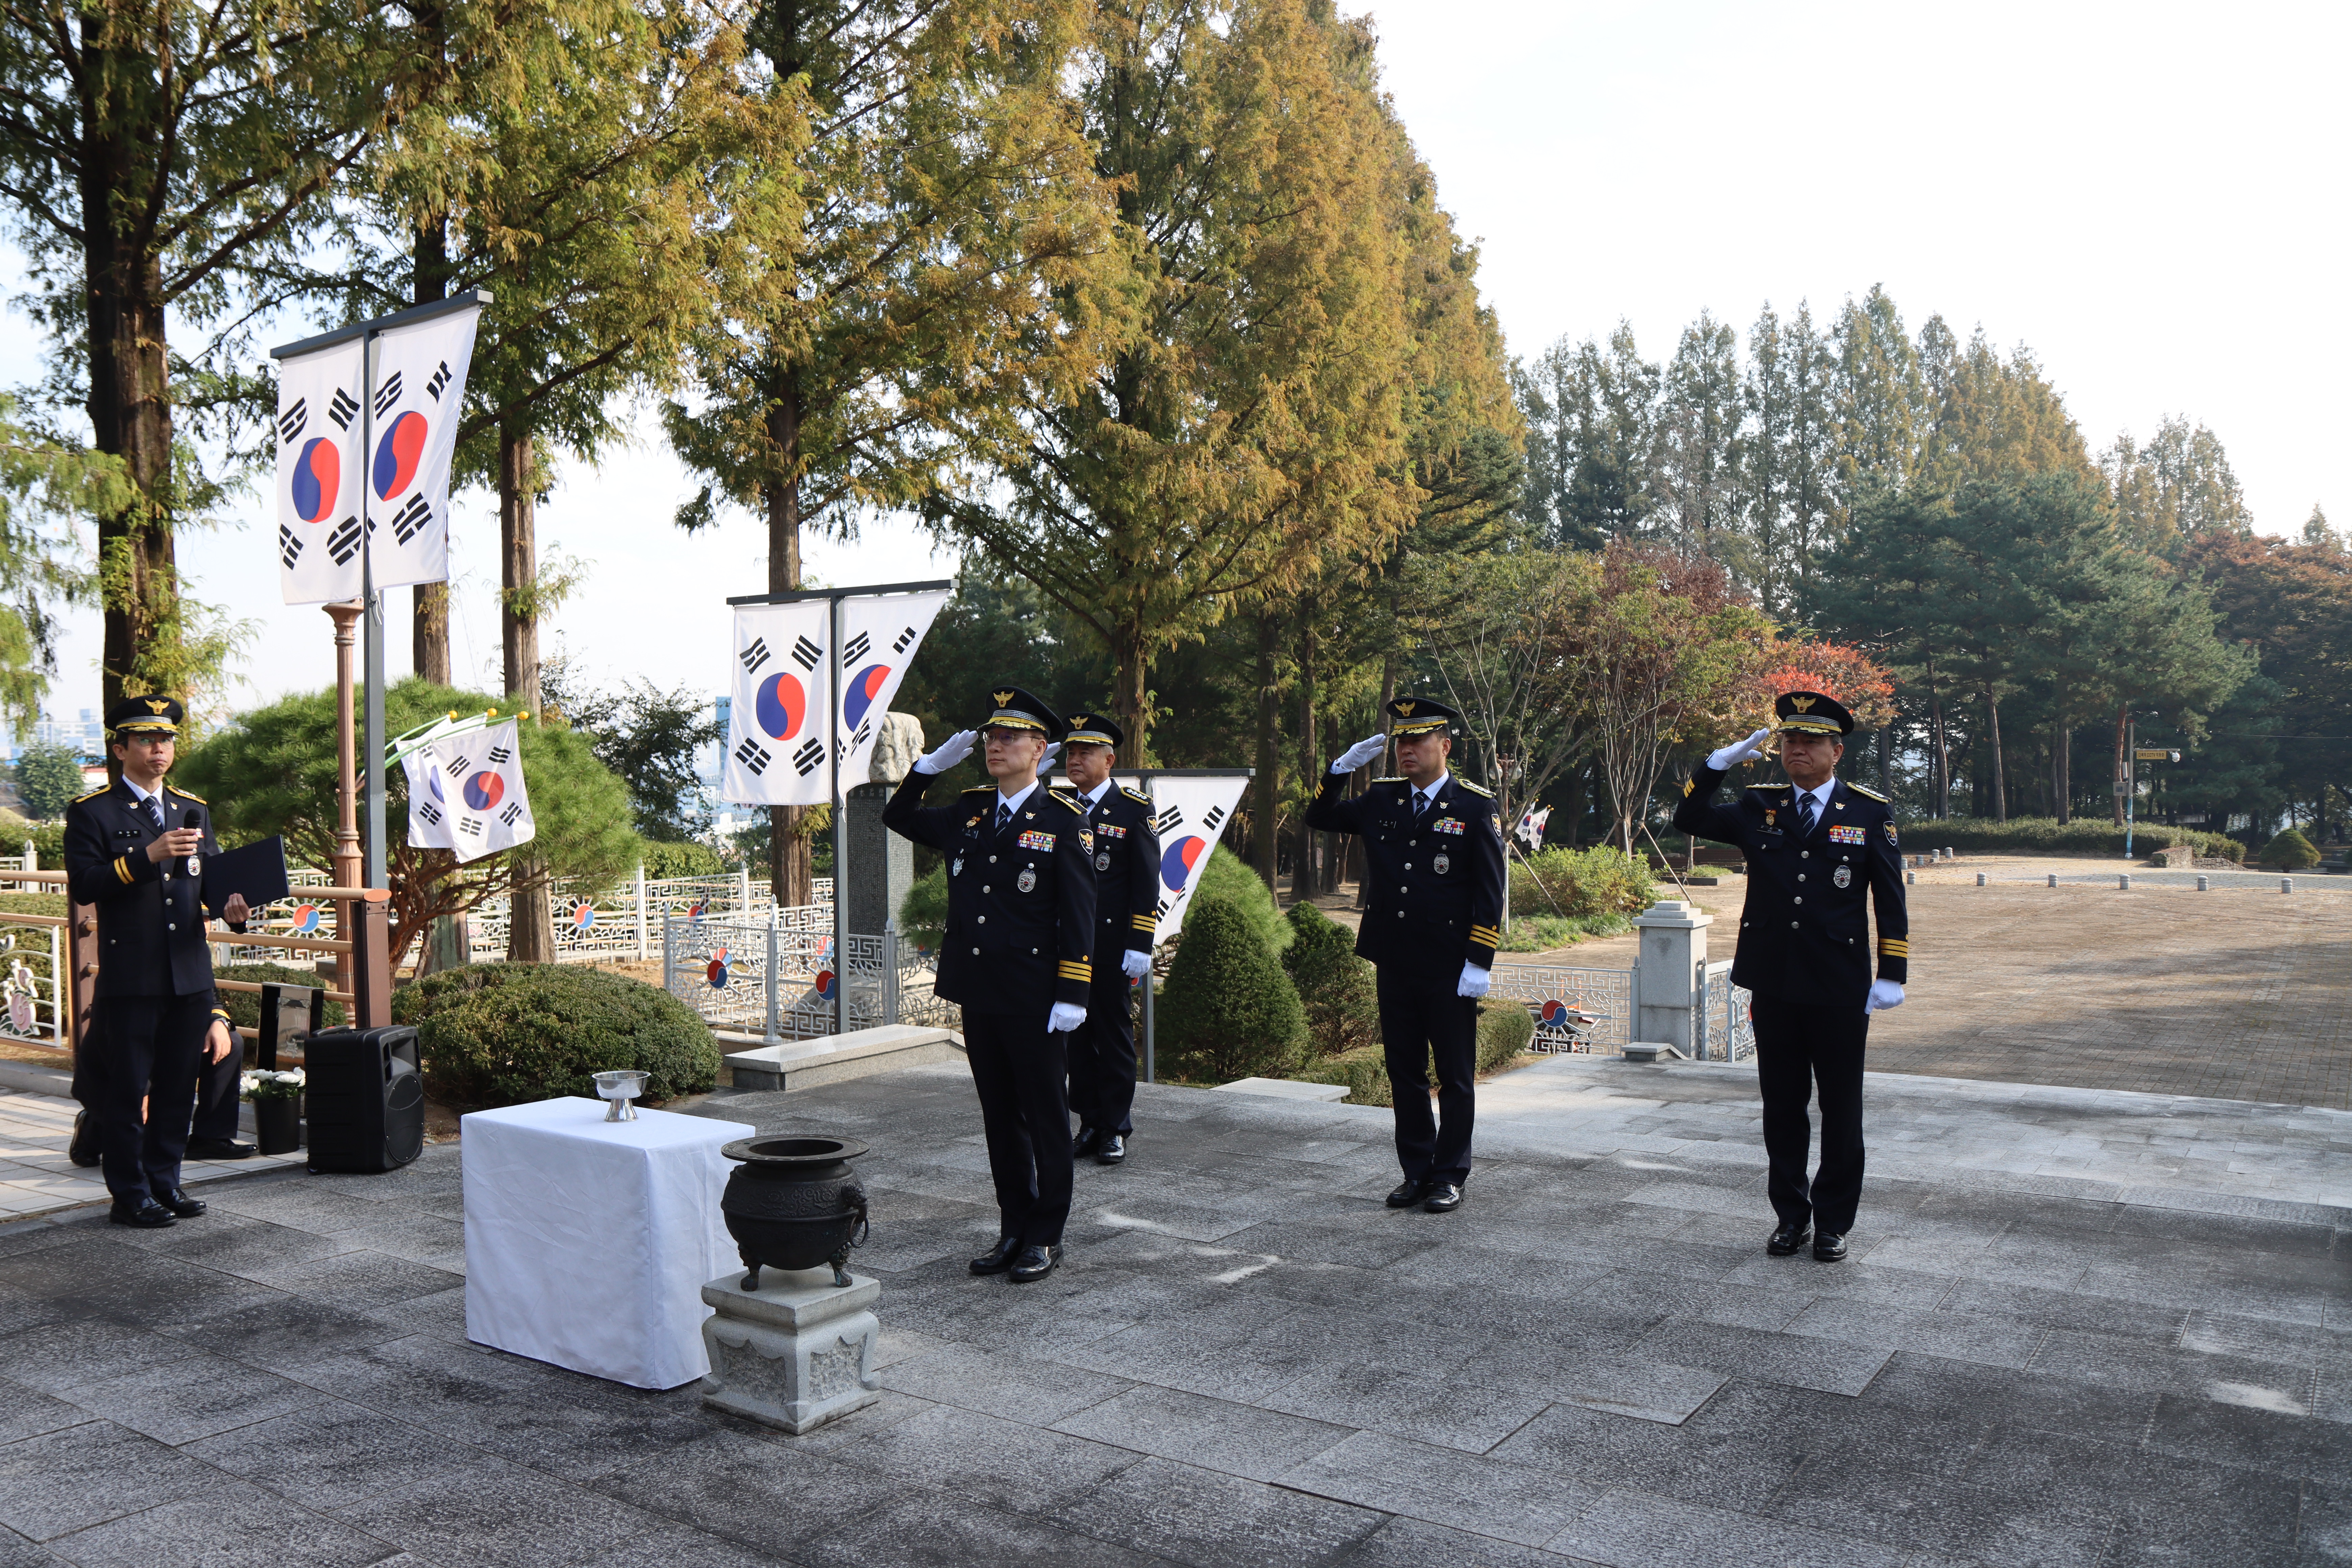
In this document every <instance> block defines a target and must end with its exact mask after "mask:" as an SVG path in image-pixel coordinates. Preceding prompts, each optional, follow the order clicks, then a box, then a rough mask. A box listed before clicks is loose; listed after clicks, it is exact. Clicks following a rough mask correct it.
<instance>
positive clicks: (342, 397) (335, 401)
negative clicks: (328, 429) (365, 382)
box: [327, 386, 360, 430]
mask: <svg viewBox="0 0 2352 1568" xmlns="http://www.w3.org/2000/svg"><path fill="white" fill-rule="evenodd" d="M359 411H360V400H359V399H358V398H356V397H353V396H352V395H351V394H350V393H348V392H345V391H344V390H343V389H342V388H341V387H340V386H339V387H337V388H335V395H334V396H332V397H331V398H329V399H328V400H327V417H328V418H330V419H331V420H333V421H334V422H335V428H336V429H338V430H348V429H350V428H351V427H352V415H354V414H357V413H358V412H359Z"/></svg>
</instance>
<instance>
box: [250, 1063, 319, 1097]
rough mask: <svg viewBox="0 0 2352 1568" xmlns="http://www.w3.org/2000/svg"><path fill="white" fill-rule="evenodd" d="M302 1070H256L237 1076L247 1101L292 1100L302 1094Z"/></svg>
mask: <svg viewBox="0 0 2352 1568" xmlns="http://www.w3.org/2000/svg"><path fill="white" fill-rule="evenodd" d="M303 1082H304V1079H303V1076H302V1069H301V1068H288V1069H287V1070H285V1071H283V1072H271V1071H267V1070H262V1069H256V1070H254V1071H252V1072H247V1073H240V1074H238V1075H237V1085H238V1088H239V1089H241V1090H242V1092H243V1093H244V1095H245V1098H246V1099H247V1100H292V1099H293V1098H294V1097H295V1096H297V1095H299V1094H300V1093H301V1092H302V1084H303Z"/></svg>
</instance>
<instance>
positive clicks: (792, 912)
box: [661, 904, 961, 1040]
mask: <svg viewBox="0 0 2352 1568" xmlns="http://www.w3.org/2000/svg"><path fill="white" fill-rule="evenodd" d="M661 943H662V987H663V989H665V990H667V992H668V993H669V994H671V995H673V996H675V997H677V999H678V1000H679V1001H681V1002H684V1003H685V1004H686V1005H688V1006H689V1007H692V1008H693V1009H694V1010H695V1011H696V1012H697V1013H698V1014H700V1015H701V1016H702V1018H703V1020H704V1021H705V1022H706V1023H708V1024H709V1025H710V1026H712V1027H713V1028H724V1029H732V1030H735V1031H738V1032H740V1033H743V1034H753V1035H759V1036H761V1037H764V1038H767V1039H771V1040H804V1039H814V1038H815V1037H818V1036H821V1035H830V1034H833V1033H835V1030H836V1024H835V998H836V995H839V996H840V997H841V998H842V1002H843V1005H842V1011H843V1013H844V1014H845V1017H844V1018H843V1019H842V1020H841V1021H840V1023H839V1028H840V1029H841V1030H844V1031H846V1030H851V1029H867V1028H874V1027H876V1026H880V1025H884V1024H900V1023H908V1024H915V1023H920V1024H940V1025H944V1026H948V1027H950V1028H952V1027H954V1026H956V1024H957V1022H958V1020H959V1019H960V1017H961V1013H960V1011H959V1009H957V1007H956V1006H955V1005H954V1004H952V1003H949V1002H942V1001H940V999H939V998H938V997H937V996H936V995H935V994H933V991H932V982H933V978H934V976H935V974H936V972H937V966H938V963H939V958H938V954H936V953H935V952H928V951H925V950H923V949H921V948H918V947H917V946H915V944H914V943H912V942H908V941H907V940H905V939H904V938H902V937H900V936H899V935H898V932H897V931H884V932H883V933H882V934H881V935H879V936H868V935H864V934H861V933H857V932H852V933H850V934H849V936H848V939H847V948H848V955H849V962H848V965H847V969H846V973H845V974H844V973H842V972H841V969H840V966H838V965H836V964H835V963H834V944H833V910H832V907H831V906H830V905H823V904H811V905H802V906H798V907H795V908H790V909H782V910H776V911H775V912H774V913H773V915H772V917H771V918H769V919H766V920H746V919H743V918H740V917H737V916H723V915H721V916H714V915H690V914H689V915H672V916H669V917H667V918H666V919H665V920H664V921H662V922H661ZM844 985H845V987H846V989H845V990H843V989H842V987H844Z"/></svg>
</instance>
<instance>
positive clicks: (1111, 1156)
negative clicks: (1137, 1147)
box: [1095, 1132, 1127, 1165]
mask: <svg viewBox="0 0 2352 1568" xmlns="http://www.w3.org/2000/svg"><path fill="white" fill-rule="evenodd" d="M1126 1158H1127V1137H1126V1135H1125V1134H1124V1133H1119V1132H1106V1133H1104V1134H1103V1136H1102V1142H1099V1143H1097V1144H1096V1145H1095V1163H1096V1164H1097V1165H1116V1164H1118V1163H1121V1162H1123V1161H1124V1160H1126Z"/></svg>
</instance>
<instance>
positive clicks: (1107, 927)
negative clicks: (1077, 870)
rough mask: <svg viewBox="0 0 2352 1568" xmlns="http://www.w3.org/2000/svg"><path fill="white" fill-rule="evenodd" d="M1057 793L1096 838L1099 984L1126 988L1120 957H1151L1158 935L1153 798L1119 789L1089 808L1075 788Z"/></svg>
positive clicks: (1157, 849)
mask: <svg viewBox="0 0 2352 1568" xmlns="http://www.w3.org/2000/svg"><path fill="white" fill-rule="evenodd" d="M1055 794H1056V795H1060V796H1061V798H1062V799H1064V800H1066V801H1067V802H1068V803H1069V805H1070V809H1071V810H1073V811H1075V812H1076V813H1078V814H1079V816H1082V817H1083V818H1084V819H1085V821H1086V825H1087V831H1088V832H1090V833H1092V834H1093V835H1094V836H1095V931H1096V933H1097V934H1096V937H1095V979H1096V980H1097V982H1100V983H1103V984H1108V983H1109V982H1111V981H1113V980H1116V981H1118V983H1119V984H1121V985H1122V986H1123V985H1125V984H1127V975H1126V973H1125V972H1124V971H1122V970H1121V969H1120V968H1119V964H1118V955H1119V954H1120V953H1122V952H1150V951H1151V940H1152V938H1153V937H1154V936H1156V935H1157V934H1159V931H1160V913H1159V910H1160V833H1159V830H1158V829H1157V828H1156V827H1154V826H1152V823H1153V817H1152V815H1151V797H1150V795H1145V794H1143V793H1142V792H1141V791H1139V790H1131V789H1129V788H1128V787H1127V786H1126V785H1124V784H1112V785H1111V786H1110V788H1108V789H1107V790H1105V791H1103V793H1102V798H1101V799H1100V800H1098V801H1097V802H1095V803H1094V805H1091V806H1089V805H1087V802H1086V798H1085V797H1084V796H1082V795H1079V794H1078V792H1077V791H1076V789H1075V788H1073V787H1070V786H1067V785H1064V786H1062V787H1061V788H1058V789H1056V790H1055ZM990 809H991V810H993V809H994V807H993V806H991V808H990Z"/></svg>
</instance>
